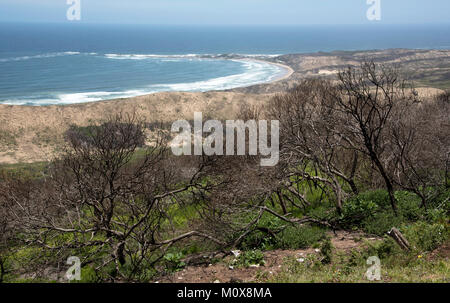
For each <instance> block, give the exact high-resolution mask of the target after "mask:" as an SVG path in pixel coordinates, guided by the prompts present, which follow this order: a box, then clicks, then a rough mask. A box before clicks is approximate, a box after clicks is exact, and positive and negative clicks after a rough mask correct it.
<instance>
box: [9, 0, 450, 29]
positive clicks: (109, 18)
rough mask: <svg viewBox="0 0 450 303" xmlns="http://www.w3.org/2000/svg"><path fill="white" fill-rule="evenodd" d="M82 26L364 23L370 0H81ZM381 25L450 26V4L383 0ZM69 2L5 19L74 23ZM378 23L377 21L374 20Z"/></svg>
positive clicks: (38, 4) (52, 1) (14, 10)
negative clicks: (438, 24) (95, 24)
mask: <svg viewBox="0 0 450 303" xmlns="http://www.w3.org/2000/svg"><path fill="white" fill-rule="evenodd" d="M80 1H81V22H95V23H119V24H120V23H148V24H261V25H264V24H267V25H273V24H280V25H282V24H361V23H369V21H368V20H367V18H366V11H367V10H368V8H369V6H370V5H368V4H367V3H366V1H367V0H80ZM380 1H381V8H382V10H381V21H376V22H379V23H385V24H390V23H414V24H421V23H450V1H449V0H380ZM68 7H69V5H67V0H0V21H28V22H68V21H67V20H66V11H67V9H68ZM372 22H374V21H372Z"/></svg>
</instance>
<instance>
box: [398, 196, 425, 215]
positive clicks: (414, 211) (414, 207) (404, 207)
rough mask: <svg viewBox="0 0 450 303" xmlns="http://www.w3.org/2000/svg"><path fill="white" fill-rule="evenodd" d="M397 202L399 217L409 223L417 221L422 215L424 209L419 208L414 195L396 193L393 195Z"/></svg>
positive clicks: (418, 201)
mask: <svg viewBox="0 0 450 303" xmlns="http://www.w3.org/2000/svg"><path fill="white" fill-rule="evenodd" d="M395 198H396V199H397V201H398V208H399V213H400V215H401V216H402V217H403V218H404V219H406V220H408V221H411V222H414V221H417V220H419V219H420V218H422V216H423V215H424V209H423V208H420V204H421V202H420V199H419V197H418V196H417V195H416V194H413V193H409V192H404V191H398V192H396V193H395Z"/></svg>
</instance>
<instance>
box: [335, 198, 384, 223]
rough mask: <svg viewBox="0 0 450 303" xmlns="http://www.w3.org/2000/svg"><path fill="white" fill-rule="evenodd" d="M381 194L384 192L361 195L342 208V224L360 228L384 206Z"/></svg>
mask: <svg viewBox="0 0 450 303" xmlns="http://www.w3.org/2000/svg"><path fill="white" fill-rule="evenodd" d="M380 192H383V191H374V192H368V193H364V194H360V195H358V196H357V197H355V198H353V199H350V200H348V201H347V202H346V203H345V204H344V206H343V208H342V217H341V220H342V223H343V224H344V225H347V226H355V225H356V226H359V225H360V224H361V222H362V221H363V220H364V219H366V218H367V217H369V216H371V215H373V214H374V213H375V212H376V211H377V210H378V209H379V208H380V204H382V203H380V196H381V194H380ZM373 198H374V199H373Z"/></svg>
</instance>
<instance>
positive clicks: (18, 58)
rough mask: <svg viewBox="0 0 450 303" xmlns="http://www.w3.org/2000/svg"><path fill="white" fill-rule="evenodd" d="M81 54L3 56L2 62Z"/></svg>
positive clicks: (77, 53)
mask: <svg viewBox="0 0 450 303" xmlns="http://www.w3.org/2000/svg"><path fill="white" fill-rule="evenodd" d="M80 54H81V53H80V52H59V53H48V54H42V55H34V56H22V57H12V58H1V59H0V62H12V61H24V60H31V59H43V58H53V57H62V56H73V55H80Z"/></svg>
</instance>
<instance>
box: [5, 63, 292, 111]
mask: <svg viewBox="0 0 450 303" xmlns="http://www.w3.org/2000/svg"><path fill="white" fill-rule="evenodd" d="M280 56H281V55H280ZM222 60H223V59H222ZM225 60H230V61H240V62H258V63H264V64H269V65H274V66H277V67H278V68H281V69H283V70H284V73H283V75H279V76H278V75H277V76H275V77H274V78H273V79H270V80H268V81H262V82H255V83H250V84H248V85H243V86H236V87H232V88H227V89H209V90H204V91H203V90H199V91H183V90H167V91H155V92H150V93H144V94H139V95H132V96H127V97H123V98H110V99H102V100H95V101H78V102H74V103H68V104H44V105H37V104H8V103H0V107H1V106H19V107H48V106H57V107H59V106H71V105H81V104H91V103H97V102H108V101H114V100H125V99H134V98H137V97H145V96H149V95H155V94H158V93H184V92H192V93H208V92H224V91H232V90H234V89H239V88H247V87H251V86H254V85H266V84H271V83H275V82H278V81H282V80H286V79H288V78H289V77H291V75H292V74H293V73H294V72H295V71H294V69H292V68H291V67H290V66H288V65H285V64H281V63H275V62H271V61H266V60H263V59H254V58H245V57H244V58H236V59H231V58H230V59H225ZM213 79H215V78H212V79H209V80H207V81H211V80H213ZM186 84H189V83H186Z"/></svg>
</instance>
